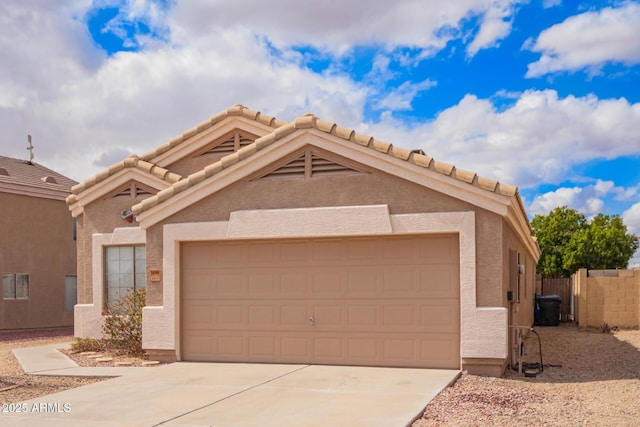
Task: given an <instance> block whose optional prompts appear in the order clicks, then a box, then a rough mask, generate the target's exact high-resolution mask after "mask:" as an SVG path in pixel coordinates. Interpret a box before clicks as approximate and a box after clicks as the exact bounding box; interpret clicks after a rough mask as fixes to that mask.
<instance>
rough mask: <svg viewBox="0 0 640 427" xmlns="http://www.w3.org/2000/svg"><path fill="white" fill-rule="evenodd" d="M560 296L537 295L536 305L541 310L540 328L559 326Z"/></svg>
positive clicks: (538, 321)
mask: <svg viewBox="0 0 640 427" xmlns="http://www.w3.org/2000/svg"><path fill="white" fill-rule="evenodd" d="M561 302H562V301H561V300H560V295H536V304H538V308H539V309H540V315H539V316H538V320H537V323H536V324H537V325H538V326H558V324H559V323H560V303H561Z"/></svg>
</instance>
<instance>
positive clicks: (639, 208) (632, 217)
mask: <svg viewBox="0 0 640 427" xmlns="http://www.w3.org/2000/svg"><path fill="white" fill-rule="evenodd" d="M622 220H623V221H624V224H625V225H626V226H627V230H628V231H629V232H630V233H633V234H637V235H640V202H638V203H636V204H635V205H633V206H631V207H630V208H629V209H627V210H626V211H624V212H623V213H622Z"/></svg>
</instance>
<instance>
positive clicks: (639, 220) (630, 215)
mask: <svg viewBox="0 0 640 427" xmlns="http://www.w3.org/2000/svg"><path fill="white" fill-rule="evenodd" d="M622 220H623V222H624V224H625V225H626V226H627V231H629V232H630V233H632V234H635V235H637V236H639V237H640V202H638V203H636V204H634V205H633V206H631V207H630V208H629V209H627V210H626V211H624V212H623V213H622ZM628 267H629V268H640V249H638V250H637V251H636V253H635V254H634V255H633V258H631V260H629V265H628Z"/></svg>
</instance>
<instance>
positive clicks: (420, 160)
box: [409, 153, 433, 168]
mask: <svg viewBox="0 0 640 427" xmlns="http://www.w3.org/2000/svg"><path fill="white" fill-rule="evenodd" d="M409 161H410V162H411V163H413V164H414V165H418V166H422V167H423V168H428V167H429V166H431V162H433V158H432V157H429V156H427V155H424V154H416V153H414V154H413V155H412V156H411V157H409Z"/></svg>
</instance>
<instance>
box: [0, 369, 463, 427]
mask: <svg viewBox="0 0 640 427" xmlns="http://www.w3.org/2000/svg"><path fill="white" fill-rule="evenodd" d="M458 375H459V371H454V370H437V369H395V368H366V367H348V366H317V365H272V364H231V363H187V362H180V363H173V364H170V365H165V366H162V367H158V368H139V369H136V370H134V371H131V372H130V373H127V374H125V375H123V376H121V377H119V378H114V379H110V380H107V381H103V382H100V383H94V384H90V385H87V386H83V387H79V388H76V389H72V390H67V391H64V392H61V393H57V394H52V395H49V396H43V397H41V398H38V399H33V400H29V401H26V402H23V403H22V404H20V405H22V408H20V409H23V410H24V411H23V412H22V413H16V412H15V410H17V408H16V407H14V408H12V409H13V411H10V412H9V413H7V412H3V413H0V425H2V426H3V427H9V426H52V427H63V426H64V427H74V426H87V427H88V426H98V427H106V426H117V427H121V426H172V427H177V426H184V427H186V426H191V427H192V426H237V427H240V426H262V427H267V426H278V427H283V426H296V427H299V426H349V427H353V426H367V427H372V426H384V427H388V426H405V425H407V424H409V423H410V422H411V421H412V420H413V419H414V418H415V417H417V416H419V415H420V414H421V411H422V410H423V409H424V407H425V406H426V405H427V403H428V402H429V401H431V399H433V397H435V396H436V395H437V394H438V393H439V392H440V391H441V390H442V389H443V388H445V387H446V386H447V385H448V384H450V383H451V382H452V381H453V380H454V379H455V378H456V377H457V376H458ZM3 409H7V408H4V407H3ZM9 409H11V408H9Z"/></svg>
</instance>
